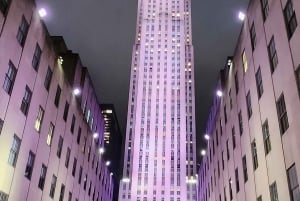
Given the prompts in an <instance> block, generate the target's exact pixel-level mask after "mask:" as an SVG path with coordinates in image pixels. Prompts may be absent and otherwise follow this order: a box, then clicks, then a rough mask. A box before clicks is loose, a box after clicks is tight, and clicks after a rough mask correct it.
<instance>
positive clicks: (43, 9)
mask: <svg viewBox="0 0 300 201" xmlns="http://www.w3.org/2000/svg"><path fill="white" fill-rule="evenodd" d="M39 15H40V17H45V16H46V15H47V11H46V10H45V8H41V9H40V10H39Z"/></svg>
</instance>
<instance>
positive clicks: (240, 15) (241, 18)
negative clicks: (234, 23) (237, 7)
mask: <svg viewBox="0 0 300 201" xmlns="http://www.w3.org/2000/svg"><path fill="white" fill-rule="evenodd" d="M245 17H246V15H245V13H243V12H242V11H240V12H239V19H240V20H241V21H244V20H245Z"/></svg>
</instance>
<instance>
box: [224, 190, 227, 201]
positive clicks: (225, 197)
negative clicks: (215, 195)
mask: <svg viewBox="0 0 300 201" xmlns="http://www.w3.org/2000/svg"><path fill="white" fill-rule="evenodd" d="M224 201H227V196H226V188H225V187H224Z"/></svg>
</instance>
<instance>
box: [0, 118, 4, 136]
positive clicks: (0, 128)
mask: <svg viewBox="0 0 300 201" xmlns="http://www.w3.org/2000/svg"><path fill="white" fill-rule="evenodd" d="M3 124H4V121H3V119H1V118H0V135H1V132H2V128H3Z"/></svg>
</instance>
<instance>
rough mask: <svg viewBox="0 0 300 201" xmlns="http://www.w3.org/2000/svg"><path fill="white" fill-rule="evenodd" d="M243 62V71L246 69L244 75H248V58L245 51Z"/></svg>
mask: <svg viewBox="0 0 300 201" xmlns="http://www.w3.org/2000/svg"><path fill="white" fill-rule="evenodd" d="M242 61H243V69H244V73H246V72H247V70H248V62H247V57H246V52H245V50H244V51H243V54H242Z"/></svg>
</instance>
